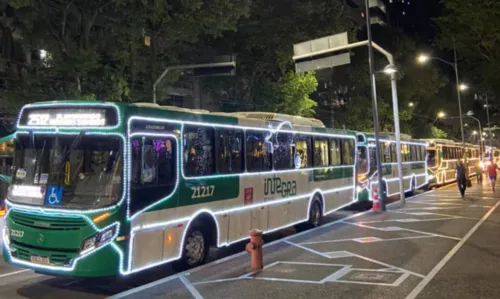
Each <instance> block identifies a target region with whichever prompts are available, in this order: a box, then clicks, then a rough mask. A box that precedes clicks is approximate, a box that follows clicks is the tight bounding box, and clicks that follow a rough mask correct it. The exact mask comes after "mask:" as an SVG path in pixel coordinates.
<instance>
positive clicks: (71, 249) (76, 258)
mask: <svg viewBox="0 0 500 299" xmlns="http://www.w3.org/2000/svg"><path fill="white" fill-rule="evenodd" d="M356 137H357V135H356V132H354V131H348V130H333V129H327V128H325V127H324V125H323V124H322V123H321V121H319V120H315V119H308V118H302V117H295V116H289V115H280V114H275V113H265V112H262V113H259V112H248V113H245V112H238V113H209V112H208V111H204V110H188V109H182V108H176V107H170V106H158V105H155V104H148V103H142V104H141V103H136V104H114V103H105V102H89V101H85V102H82V101H77V102H57V103H56V102H54V103H36V104H31V105H28V106H25V107H24V108H23V109H22V110H21V112H20V115H19V119H18V123H17V128H16V138H15V143H14V145H15V150H16V155H15V160H14V170H13V171H14V172H13V173H14V177H13V180H12V184H11V187H10V189H9V193H8V196H7V201H6V202H7V206H8V212H7V215H6V228H5V230H4V232H3V239H4V248H3V252H4V258H5V260H6V261H7V262H9V263H10V264H13V265H15V266H20V267H24V268H30V269H34V270H35V271H37V272H40V273H45V274H52V275H68V276H77V277H100V276H108V275H109V276H113V275H128V274H131V273H135V272H139V271H141V270H145V269H148V268H151V267H154V266H157V265H161V264H165V263H169V262H174V261H175V263H176V264H177V266H178V267H180V268H187V267H193V266H197V265H200V264H202V263H203V262H204V261H205V259H206V257H207V255H208V248H209V246H219V247H220V246H227V245H229V244H231V243H235V242H238V241H241V240H244V239H247V238H248V231H249V230H250V229H260V230H262V231H264V232H272V231H276V230H280V229H282V228H285V227H288V226H291V225H294V224H298V223H303V222H306V223H309V225H311V226H317V225H319V224H320V220H321V217H322V216H323V215H326V214H328V213H331V212H333V211H336V210H339V209H341V208H343V207H346V206H348V205H351V204H352V203H354V202H355V201H356V200H357V188H356V170H357V167H356V162H357V161H356V160H357V147H356ZM387 142H389V143H392V141H390V140H387ZM419 145H420V144H419ZM405 163H408V162H405ZM389 173H390V172H389ZM413 173H416V172H415V171H412V172H408V175H413ZM418 181H419V182H421V180H420V179H418ZM408 184H409V183H407V185H408ZM391 186H392V184H391ZM391 190H392V189H391Z"/></svg>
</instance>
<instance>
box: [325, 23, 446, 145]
mask: <svg viewBox="0 0 500 299" xmlns="http://www.w3.org/2000/svg"><path fill="white" fill-rule="evenodd" d="M373 35H374V40H375V42H376V43H377V44H379V45H380V46H381V47H383V48H384V49H386V50H388V51H389V52H391V53H392V54H393V56H394V59H395V62H396V65H397V67H398V73H397V79H398V80H397V88H398V102H399V120H400V122H401V131H402V132H403V133H407V134H410V135H413V136H415V135H420V134H422V133H424V132H417V131H418V130H421V129H422V123H423V124H425V123H429V119H430V122H432V120H433V119H434V117H435V112H434V111H435V110H437V109H438V107H439V106H440V105H441V104H442V103H444V102H446V101H445V98H441V97H440V96H439V92H440V91H441V90H442V88H443V87H445V86H446V83H447V80H446V77H444V76H443V75H442V74H441V73H439V72H438V71H437V69H435V68H433V67H429V66H428V67H421V66H419V65H417V64H416V63H415V60H414V54H413V53H415V52H416V51H415V49H416V46H415V43H414V42H413V41H412V40H411V39H410V38H409V37H408V36H406V35H405V34H404V33H403V32H402V31H400V30H399V29H394V28H390V27H380V26H377V27H374V28H373ZM361 36H362V34H361ZM362 38H363V36H362ZM367 52H368V51H367V49H366V48H359V49H356V50H353V54H354V55H353V56H352V58H351V64H349V65H346V66H342V67H338V68H336V69H335V70H334V73H333V77H332V83H333V85H334V86H344V85H347V86H349V88H348V89H349V100H348V102H347V104H346V106H345V107H344V108H343V109H338V110H337V111H335V115H336V117H335V120H336V126H339V125H341V124H345V125H346V127H348V128H351V129H356V130H362V131H365V130H369V131H372V130H373V122H372V119H373V117H372V115H373V114H372V100H371V93H370V90H371V84H370V78H369V68H368V63H367V61H368V53H367ZM374 54H375V66H374V68H375V70H376V71H379V70H382V69H383V68H384V67H385V66H386V65H387V64H388V61H387V59H386V58H385V57H384V56H382V55H380V54H379V53H378V52H377V51H374ZM376 84H377V98H378V99H377V105H378V114H379V125H380V128H379V129H380V130H381V131H387V130H393V123H394V117H393V107H392V94H391V85H390V79H389V76H387V75H385V74H381V73H379V72H378V73H377V74H376ZM334 90H335V88H334ZM410 103H411V104H410ZM433 110H434V111H433ZM421 115H423V116H424V117H423V118H422V117H420V116H421ZM415 128H417V129H415ZM424 131H425V130H424ZM429 131H430V127H429V128H428V129H427V132H429ZM424 134H426V133H424Z"/></svg>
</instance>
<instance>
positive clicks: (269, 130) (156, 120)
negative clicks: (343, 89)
mask: <svg viewBox="0 0 500 299" xmlns="http://www.w3.org/2000/svg"><path fill="white" fill-rule="evenodd" d="M136 119H138V120H146V121H152V122H159V123H174V124H181V125H184V124H191V125H200V126H205V127H221V128H226V129H227V128H229V129H235V128H236V129H242V130H243V131H246V130H253V131H256V130H257V131H263V132H267V133H270V135H269V136H268V137H266V139H268V138H271V137H272V135H273V134H275V133H277V132H280V133H291V134H299V135H301V134H302V135H318V136H327V137H342V138H343V139H355V136H350V135H338V134H327V133H315V132H303V131H290V130H281V131H279V129H266V128H259V127H245V126H238V125H222V124H207V123H199V122H188V121H180V120H179V121H173V120H166V119H158V118H148V117H139V116H132V117H130V118H129V120H128V131H129V132H131V123H132V121H133V120H136ZM278 127H279V126H278ZM182 131H183V130H182ZM134 134H136V133H134ZM129 137H130V136H129ZM183 148H184V144H183ZM355 153H356V152H355ZM181 159H183V155H181ZM353 166H355V164H353V165H333V166H321V167H308V168H294V169H284V170H268V171H260V172H248V171H246V170H245V172H241V173H228V174H214V175H204V176H193V177H189V176H186V175H185V173H184V163H183V161H182V163H180V164H179V169H180V170H181V174H182V177H183V178H184V179H186V180H203V179H212V178H224V177H236V176H238V177H247V176H261V175H268V174H283V173H294V172H302V171H311V170H329V169H336V168H348V167H353Z"/></svg>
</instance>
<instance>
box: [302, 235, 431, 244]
mask: <svg viewBox="0 0 500 299" xmlns="http://www.w3.org/2000/svg"><path fill="white" fill-rule="evenodd" d="M435 237H437V236H430V235H424V236H411V237H401V238H387V239H378V240H373V241H370V242H364V243H379V242H390V241H403V240H412V239H423V238H435ZM357 239H359V238H353V239H339V240H324V241H312V242H301V243H298V244H300V245H311V244H328V243H340V242H349V241H352V242H358V241H356V240H357ZM358 243H359V242H358Z"/></svg>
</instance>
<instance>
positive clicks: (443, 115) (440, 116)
mask: <svg viewBox="0 0 500 299" xmlns="http://www.w3.org/2000/svg"><path fill="white" fill-rule="evenodd" d="M445 116H446V113H444V112H443V111H440V112H439V113H438V115H437V117H438V118H443V117H445Z"/></svg>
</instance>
